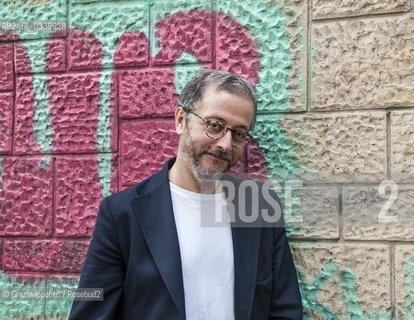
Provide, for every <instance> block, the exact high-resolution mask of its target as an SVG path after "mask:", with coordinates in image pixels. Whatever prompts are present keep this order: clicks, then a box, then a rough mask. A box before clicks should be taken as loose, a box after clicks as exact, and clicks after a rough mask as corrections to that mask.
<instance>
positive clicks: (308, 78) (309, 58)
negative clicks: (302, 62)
mask: <svg viewBox="0 0 414 320" xmlns="http://www.w3.org/2000/svg"><path fill="white" fill-rule="evenodd" d="M312 8H313V6H312V0H310V1H308V5H307V10H308V12H307V18H308V21H307V25H306V27H307V30H306V36H307V39H306V111H310V110H311V104H312V91H311V89H312V85H311V84H312V32H311V30H312V24H313V21H312Z"/></svg>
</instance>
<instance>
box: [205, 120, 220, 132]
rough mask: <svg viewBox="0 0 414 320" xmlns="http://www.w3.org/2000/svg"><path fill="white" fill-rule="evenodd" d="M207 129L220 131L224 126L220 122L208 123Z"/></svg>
mask: <svg viewBox="0 0 414 320" xmlns="http://www.w3.org/2000/svg"><path fill="white" fill-rule="evenodd" d="M208 127H209V128H210V129H211V130H214V131H221V130H223V128H224V126H223V125H222V124H221V123H220V122H210V123H209V124H208Z"/></svg>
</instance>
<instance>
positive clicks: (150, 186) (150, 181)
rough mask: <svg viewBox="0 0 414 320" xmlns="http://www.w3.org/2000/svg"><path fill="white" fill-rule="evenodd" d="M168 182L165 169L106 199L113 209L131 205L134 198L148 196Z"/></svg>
mask: <svg viewBox="0 0 414 320" xmlns="http://www.w3.org/2000/svg"><path fill="white" fill-rule="evenodd" d="M166 182H168V178H167V175H166V170H165V168H164V169H162V170H160V171H159V172H157V173H155V174H153V175H152V176H150V177H148V178H146V179H144V180H142V181H140V182H138V183H137V184H135V185H133V186H130V187H128V188H126V189H124V190H122V191H118V192H116V193H114V194H112V195H110V196H108V197H106V200H107V201H108V202H109V203H110V205H111V207H115V206H116V207H123V206H125V205H129V204H130V202H131V200H133V199H134V198H137V197H140V196H143V195H145V194H148V193H150V192H152V191H153V190H155V189H156V188H157V187H158V186H160V185H162V184H163V183H166Z"/></svg>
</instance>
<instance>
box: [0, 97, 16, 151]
mask: <svg viewBox="0 0 414 320" xmlns="http://www.w3.org/2000/svg"><path fill="white" fill-rule="evenodd" d="M13 100H14V99H13V93H12V92H2V93H0V154H2V153H9V152H10V151H11V147H12V145H11V143H12V137H13V135H12V128H13V109H14V108H13V106H14V101H13Z"/></svg>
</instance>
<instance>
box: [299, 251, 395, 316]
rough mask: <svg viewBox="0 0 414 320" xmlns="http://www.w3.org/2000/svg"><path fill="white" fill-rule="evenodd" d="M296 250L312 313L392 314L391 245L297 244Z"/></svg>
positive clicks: (308, 310) (307, 307)
mask: <svg viewBox="0 0 414 320" xmlns="http://www.w3.org/2000/svg"><path fill="white" fill-rule="evenodd" d="M293 251H294V258H295V261H296V263H297V268H298V271H299V274H300V279H301V289H302V295H303V304H304V307H305V311H306V314H307V315H308V316H309V317H311V318H316V319H381V318H382V317H381V316H384V315H388V316H389V315H390V312H391V294H390V290H391V287H390V285H391V279H390V275H391V272H390V270H391V269H390V249H389V247H388V246H382V245H374V244H373V245H359V244H352V245H337V244H295V245H293Z"/></svg>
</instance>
